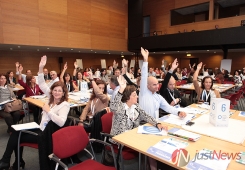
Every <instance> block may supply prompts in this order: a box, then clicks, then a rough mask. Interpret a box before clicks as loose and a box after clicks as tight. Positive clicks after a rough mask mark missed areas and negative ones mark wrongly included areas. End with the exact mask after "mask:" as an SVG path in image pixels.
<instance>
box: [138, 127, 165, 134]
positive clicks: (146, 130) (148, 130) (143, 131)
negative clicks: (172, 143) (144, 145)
mask: <svg viewBox="0 0 245 170" xmlns="http://www.w3.org/2000/svg"><path fill="white" fill-rule="evenodd" d="M137 133H141V134H151V135H161V136H162V135H165V136H167V131H166V130H162V131H159V129H158V128H156V127H154V126H139V127H138V131H137Z"/></svg>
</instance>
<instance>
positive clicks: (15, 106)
mask: <svg viewBox="0 0 245 170" xmlns="http://www.w3.org/2000/svg"><path fill="white" fill-rule="evenodd" d="M22 107H23V105H22V101H21V100H14V101H12V102H10V103H6V104H5V105H4V111H5V112H8V113H10V112H14V111H17V110H21V109H22Z"/></svg>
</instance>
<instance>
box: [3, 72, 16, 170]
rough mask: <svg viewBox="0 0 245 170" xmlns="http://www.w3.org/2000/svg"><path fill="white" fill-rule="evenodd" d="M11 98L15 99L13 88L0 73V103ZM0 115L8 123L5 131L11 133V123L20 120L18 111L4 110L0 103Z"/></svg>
mask: <svg viewBox="0 0 245 170" xmlns="http://www.w3.org/2000/svg"><path fill="white" fill-rule="evenodd" d="M12 99H13V100H16V96H15V94H14V92H13V88H12V87H10V86H8V85H7V79H6V75H5V74H0V103H2V102H4V101H7V100H12ZM0 116H1V117H2V118H4V120H5V122H6V124H7V125H8V130H7V133H11V132H12V128H11V125H14V124H16V123H17V122H18V121H19V120H20V111H14V112H10V113H7V112H5V111H4V105H0ZM0 169H1V168H0Z"/></svg>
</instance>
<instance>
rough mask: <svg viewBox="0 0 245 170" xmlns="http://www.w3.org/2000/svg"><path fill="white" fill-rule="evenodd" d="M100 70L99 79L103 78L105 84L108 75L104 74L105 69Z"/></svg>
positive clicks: (107, 80) (107, 81)
mask: <svg viewBox="0 0 245 170" xmlns="http://www.w3.org/2000/svg"><path fill="white" fill-rule="evenodd" d="M100 72H101V74H100V77H99V78H100V79H101V80H103V81H104V82H106V84H108V83H109V77H108V75H107V74H106V69H104V68H102V69H101V71H100Z"/></svg>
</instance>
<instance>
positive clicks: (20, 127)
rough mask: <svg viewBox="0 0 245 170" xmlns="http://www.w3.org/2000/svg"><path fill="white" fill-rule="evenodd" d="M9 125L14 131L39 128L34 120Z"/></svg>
mask: <svg viewBox="0 0 245 170" xmlns="http://www.w3.org/2000/svg"><path fill="white" fill-rule="evenodd" d="M11 127H12V128H13V129H14V130H16V131H20V130H28V129H39V128H40V126H39V125H38V124H37V123H36V122H31V123H24V124H18V125H12V126H11Z"/></svg>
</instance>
